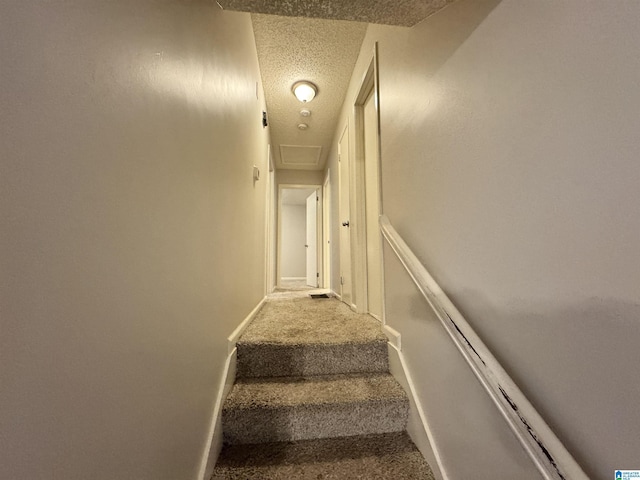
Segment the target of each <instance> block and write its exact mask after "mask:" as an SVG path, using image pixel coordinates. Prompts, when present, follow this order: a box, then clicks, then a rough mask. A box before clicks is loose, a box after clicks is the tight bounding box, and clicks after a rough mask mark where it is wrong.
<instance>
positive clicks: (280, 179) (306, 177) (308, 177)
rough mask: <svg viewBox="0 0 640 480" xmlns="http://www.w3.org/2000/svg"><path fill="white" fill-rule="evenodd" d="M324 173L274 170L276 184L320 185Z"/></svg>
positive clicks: (317, 171) (318, 171)
mask: <svg viewBox="0 0 640 480" xmlns="http://www.w3.org/2000/svg"><path fill="white" fill-rule="evenodd" d="M323 182H324V173H323V172H322V171H320V170H276V184H277V185H281V184H288V185H320V186H321V185H322V183H323Z"/></svg>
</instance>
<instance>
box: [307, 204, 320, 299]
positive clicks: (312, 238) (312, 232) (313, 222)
mask: <svg viewBox="0 0 640 480" xmlns="http://www.w3.org/2000/svg"><path fill="white" fill-rule="evenodd" d="M317 221H318V194H317V193H316V192H313V193H312V194H311V195H309V196H308V197H307V244H306V247H307V285H309V286H310V287H317V286H318V229H317Z"/></svg>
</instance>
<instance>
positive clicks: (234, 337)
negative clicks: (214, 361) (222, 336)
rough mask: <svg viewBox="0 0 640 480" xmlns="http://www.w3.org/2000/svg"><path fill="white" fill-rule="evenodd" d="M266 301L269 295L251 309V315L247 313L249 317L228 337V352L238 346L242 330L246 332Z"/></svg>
mask: <svg viewBox="0 0 640 480" xmlns="http://www.w3.org/2000/svg"><path fill="white" fill-rule="evenodd" d="M266 301H267V297H264V298H263V299H262V300H260V303H258V305H256V308H254V309H253V310H251V312H250V313H249V315H247V317H246V318H245V319H244V320H243V321H242V322H241V323H240V325H238V326H237V327H236V329H235V330H234V331H233V333H232V334H231V335H229V336H228V337H227V348H228V350H227V352H228V353H231V352H232V351H233V350H234V349H235V348H236V343H237V342H238V338H240V335H242V332H244V331H245V330H246V329H247V327H248V326H249V324H250V323H251V322H252V321H253V319H254V318H255V317H256V315H257V314H258V312H259V311H260V309H261V308H262V306H263V305H264V304H265V302H266Z"/></svg>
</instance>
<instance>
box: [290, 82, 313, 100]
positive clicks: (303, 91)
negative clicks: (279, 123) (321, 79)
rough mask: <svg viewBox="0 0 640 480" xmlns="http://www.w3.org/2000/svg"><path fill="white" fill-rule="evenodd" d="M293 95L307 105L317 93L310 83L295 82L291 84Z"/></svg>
mask: <svg viewBox="0 0 640 480" xmlns="http://www.w3.org/2000/svg"><path fill="white" fill-rule="evenodd" d="M292 90H293V94H294V95H295V96H296V98H297V99H298V100H300V101H301V102H302V103H307V102H310V101H311V100H313V98H314V97H315V96H316V92H317V91H318V90H317V88H316V86H315V85H314V84H313V83H311V82H297V83H294V84H293V88H292Z"/></svg>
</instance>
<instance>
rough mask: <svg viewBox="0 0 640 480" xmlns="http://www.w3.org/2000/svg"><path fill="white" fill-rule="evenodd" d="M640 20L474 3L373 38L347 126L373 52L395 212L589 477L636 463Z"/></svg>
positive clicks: (596, 11)
mask: <svg viewBox="0 0 640 480" xmlns="http://www.w3.org/2000/svg"><path fill="white" fill-rule="evenodd" d="M639 21H640V4H639V3H637V2H627V1H622V0H617V1H614V2H595V1H594V2H584V1H581V0H563V1H562V2H531V1H527V0H503V1H498V0H486V1H470V0H464V1H460V2H456V3H455V4H453V5H451V6H449V7H448V8H447V9H445V10H443V11H442V12H440V13H439V14H438V15H435V16H433V17H432V18H430V19H428V20H426V21H425V22H423V23H421V24H420V25H417V26H416V27H414V28H412V29H402V28H392V27H381V26H371V27H369V30H368V34H367V37H366V39H365V42H364V45H363V49H362V52H363V54H362V55H361V58H360V60H359V62H358V65H357V67H356V70H355V72H354V77H353V78H354V82H352V87H351V91H350V94H349V95H348V96H347V104H345V109H344V111H343V112H344V117H345V118H346V116H347V114H348V112H349V108H350V106H349V102H351V105H352V98H353V94H354V88H355V86H354V83H357V82H359V80H360V79H361V78H362V74H363V71H364V68H365V66H366V65H365V63H367V62H368V60H369V58H370V52H371V49H372V48H373V42H374V41H376V40H377V41H379V58H380V86H381V92H380V108H381V135H382V175H383V181H382V183H383V185H382V187H383V199H384V200H383V201H384V204H383V210H384V212H385V213H386V214H387V215H388V216H389V217H390V219H391V221H392V223H393V224H394V226H395V227H396V229H397V230H398V231H399V232H400V234H401V235H402V236H403V237H404V238H405V240H406V241H407V243H408V244H409V245H410V246H411V247H412V248H413V249H414V250H415V252H416V253H417V255H418V257H419V258H420V259H421V260H422V261H423V262H424V264H425V265H426V267H427V268H428V269H429V270H430V271H431V272H432V274H433V275H434V276H435V278H436V279H437V280H438V282H439V283H440V284H441V285H442V286H443V288H444V290H445V291H446V292H447V294H448V295H449V296H450V297H451V298H452V300H453V301H454V303H456V304H457V306H458V307H459V309H460V310H461V311H462V312H463V314H464V315H465V316H466V317H467V318H468V320H469V321H470V323H471V324H472V325H473V327H474V328H475V329H476V331H477V332H478V333H479V335H480V336H481V337H482V338H483V340H484V341H485V343H486V344H487V345H488V346H489V347H490V348H491V349H492V351H493V352H494V354H495V355H496V357H497V358H498V359H499V360H500V361H501V362H502V363H503V365H504V367H505V368H506V370H507V371H508V372H509V373H510V374H511V375H512V376H513V378H514V379H515V380H516V382H517V383H518V385H519V386H520V387H521V389H522V390H523V391H524V392H525V394H527V395H528V396H529V398H530V399H531V400H532V402H533V403H534V405H535V406H536V407H537V408H538V410H539V412H540V413H541V414H542V415H543V417H544V418H545V419H546V420H547V421H548V422H549V424H550V425H551V426H552V427H553V429H554V430H555V432H556V434H557V435H558V436H559V437H560V439H561V440H562V441H563V442H564V443H565V445H566V446H567V447H568V449H569V450H570V451H571V452H572V453H573V455H574V456H575V457H576V459H577V460H578V461H579V462H580V463H581V464H582V466H583V468H584V469H585V471H586V473H587V474H589V475H590V476H592V477H593V478H606V477H607V476H609V475H611V472H612V471H613V470H614V469H615V468H635V467H633V466H632V465H635V463H634V462H636V461H637V452H638V448H639V447H640V441H639V440H638V435H637V432H636V430H637V429H636V426H637V425H638V424H640V410H638V408H637V401H636V399H637V397H638V393H639V392H640V383H639V382H638V381H637V377H638V365H640V351H639V350H638V348H637V344H638V343H639V342H640V323H639V322H638V321H637V319H638V318H639V316H640V306H639V305H640V290H638V285H640V255H638V252H637V243H638V242H637V240H638V238H640V206H639V205H640V203H639V202H638V193H637V192H638V185H639V184H640V168H639V167H638V161H637V159H638V158H640V142H639V141H638V140H637V132H638V131H640V116H638V111H640V93H639V90H638V85H639V84H640V57H638V55H636V46H637V45H638V44H640V30H638V28H637V25H638V22H639ZM340 128H342V127H340ZM336 141H337V140H336ZM332 158H333V157H332ZM331 168H332V171H335V170H336V169H335V168H333V165H331ZM388 270H389V269H388ZM402 275H404V274H403V273H401V272H400V271H387V272H386V276H385V281H386V284H387V285H394V284H396V283H398V282H402V281H403V280H402V279H401V276H402ZM392 293H393V292H391V291H388V295H391V294H392ZM387 305H388V309H387V319H388V321H389V323H390V324H391V325H392V326H394V328H397V329H399V330H403V328H404V329H405V330H406V329H408V328H409V324H408V323H407V322H409V319H408V318H407V317H406V315H405V313H404V312H403V311H402V310H401V309H400V308H399V307H397V305H398V302H397V301H394V299H391V298H389V299H388V302H387ZM394 305H396V306H394ZM408 331H409V330H408ZM426 342H427V339H426V337H425V341H424V342H422V343H419V344H416V345H415V346H414V347H413V349H412V348H411V347H410V346H407V347H406V350H405V353H406V354H407V357H408V360H409V363H410V364H411V365H413V366H414V367H415V368H416V369H417V372H420V369H422V368H424V367H422V366H421V365H423V363H421V362H422V360H421V354H419V352H418V350H419V349H420V348H425V347H426ZM421 345H422V347H421ZM412 352H413V353H412ZM443 368H445V367H444V366H443ZM415 378H421V375H420V374H419V373H414V379H415ZM421 388H423V392H425V393H424V395H425V397H426V395H427V393H426V388H427V385H426V384H423V386H422V387H421ZM436 403H437V402H436ZM472 409H473V408H472ZM463 420H464V419H462V418H461V422H460V425H459V426H458V427H457V428H461V429H462V428H463V426H464V422H463ZM496 428H497V427H496ZM460 435H464V430H461V433H460ZM479 448H482V445H479ZM458 461H459V462H460V463H459V464H458V465H453V464H452V468H453V470H452V472H454V473H455V472H462V471H464V468H465V463H467V462H469V461H470V457H462V458H460V459H458ZM486 473H488V474H493V473H495V472H492V471H491V470H487V471H486ZM476 476H477V478H488V477H485V476H483V475H482V472H477V475H476ZM453 478H465V477H464V476H460V475H454V476H453ZM494 478H495V477H494Z"/></svg>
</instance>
